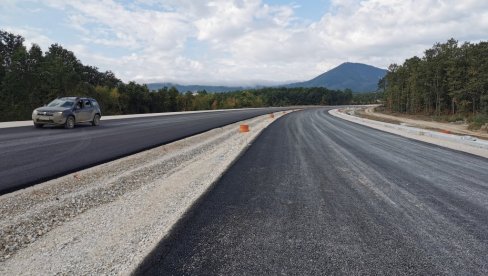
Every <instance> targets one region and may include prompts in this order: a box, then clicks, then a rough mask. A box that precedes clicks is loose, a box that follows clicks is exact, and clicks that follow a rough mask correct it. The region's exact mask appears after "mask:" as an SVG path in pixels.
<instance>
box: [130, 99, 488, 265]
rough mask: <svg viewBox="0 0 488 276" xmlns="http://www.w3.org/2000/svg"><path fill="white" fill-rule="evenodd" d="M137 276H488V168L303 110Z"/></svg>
mask: <svg viewBox="0 0 488 276" xmlns="http://www.w3.org/2000/svg"><path fill="white" fill-rule="evenodd" d="M136 274H145V275H151V274H159V275H279V274H283V275H331V274H332V275H336V274H339V275H488V160H487V159H484V158H481V157H476V156H472V155H469V154H465V153H461V152H457V151H453V150H448V149H445V148H441V147H437V146H433V145H430V144H425V143H421V142H417V141H413V140H409V139H406V138H403V137H400V136H395V135H392V134H388V133H384V132H380V131H377V130H373V129H370V128H367V127H364V126H360V125H356V124H353V123H350V122H346V121H343V120H341V119H338V118H335V117H331V116H330V115H329V114H328V113H327V112H326V110H325V109H313V110H306V111H301V112H295V113H292V114H290V115H287V116H285V117H282V118H280V119H278V120H277V121H276V122H275V123H274V124H272V125H271V126H270V127H268V128H267V129H266V130H265V131H264V132H263V133H262V134H261V135H260V137H259V138H258V139H257V140H256V141H255V142H254V143H253V145H252V146H251V147H250V148H249V149H248V151H247V152H246V153H245V154H244V155H243V156H242V157H241V158H240V159H239V160H238V161H237V162H236V163H235V164H234V165H233V166H232V167H231V168H230V170H229V171H228V172H227V173H226V174H225V175H224V176H223V178H222V179H221V180H220V181H219V182H218V183H216V184H215V186H214V188H213V189H212V190H211V191H209V192H208V193H207V194H206V195H205V196H204V197H203V198H202V199H201V200H200V201H199V203H198V204H196V205H195V206H194V207H193V208H192V210H191V211H190V212H189V213H188V214H187V216H186V217H185V218H184V219H183V220H182V221H181V222H180V223H179V225H178V226H177V227H176V228H175V230H174V231H173V232H172V234H171V236H170V237H169V238H168V239H165V240H164V241H162V242H161V243H160V245H159V246H158V247H157V248H156V249H155V250H154V251H153V253H152V254H151V255H150V256H148V257H147V259H146V260H145V262H144V263H143V264H142V265H141V266H140V267H139V269H138V270H137V272H136Z"/></svg>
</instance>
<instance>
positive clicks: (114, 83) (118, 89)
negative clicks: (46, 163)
mask: <svg viewBox="0 0 488 276" xmlns="http://www.w3.org/2000/svg"><path fill="white" fill-rule="evenodd" d="M0 65H1V66H0V121H16V120H29V119H30V118H31V114H32V110H33V109H35V108H36V107H39V106H42V105H43V104H45V103H47V102H49V101H51V100H53V99H54V98H56V97H59V96H89V97H94V98H96V99H97V100H98V102H99V103H100V105H101V107H102V112H103V114H104V115H111V114H131V113H148V112H166V111H189V110H203V109H221V108H241V107H262V106H287V105H319V104H333V105H338V104H349V103H350V102H351V99H352V94H351V93H350V92H341V91H333V90H329V89H326V88H309V89H302V88H263V89H257V90H243V91H236V92H231V93H212V94H211V93H206V92H203V91H202V92H199V93H196V94H194V93H191V92H186V93H179V92H178V90H177V89H176V88H174V87H170V88H162V89H158V90H157V91H155V92H149V89H148V88H147V86H146V85H141V84H137V83H135V82H130V83H128V84H126V83H123V82H122V81H120V80H119V79H118V78H117V77H116V76H115V75H114V74H113V73H112V72H110V71H107V72H100V71H99V70H98V69H97V68H96V67H93V66H88V65H84V64H82V63H81V62H80V60H78V59H77V58H76V56H75V55H74V54H73V52H71V51H69V50H67V49H64V48H63V47H62V46H61V45H58V44H53V45H51V46H50V47H49V49H48V50H47V51H46V52H43V51H42V50H41V48H40V47H39V46H37V45H35V44H34V45H32V46H31V47H30V48H27V47H26V46H25V45H24V38H23V37H21V36H18V35H15V34H11V33H8V32H5V31H2V30H0Z"/></svg>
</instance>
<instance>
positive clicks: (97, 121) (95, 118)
mask: <svg viewBox="0 0 488 276" xmlns="http://www.w3.org/2000/svg"><path fill="white" fill-rule="evenodd" d="M98 125H100V114H95V116H93V121H92V126H98Z"/></svg>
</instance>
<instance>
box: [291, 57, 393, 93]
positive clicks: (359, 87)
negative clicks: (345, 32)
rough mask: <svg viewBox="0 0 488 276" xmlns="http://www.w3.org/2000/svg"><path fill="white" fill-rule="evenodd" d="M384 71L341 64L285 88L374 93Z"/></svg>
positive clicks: (356, 64)
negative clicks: (319, 88)
mask: <svg viewBox="0 0 488 276" xmlns="http://www.w3.org/2000/svg"><path fill="white" fill-rule="evenodd" d="M386 72H387V71H386V70H384V69H380V68H377V67H374V66H371V65H367V64H361V63H350V62H346V63H343V64H341V65H339V66H337V67H335V68H333V69H331V70H329V71H327V72H325V73H323V74H321V75H319V76H317V77H315V78H313V79H311V80H309V81H305V82H298V83H292V84H289V85H287V86H286V87H327V88H329V89H339V90H344V89H350V90H352V91H353V92H359V93H361V92H374V91H377V90H378V82H379V80H380V79H382V78H383V77H384V76H385V75H386Z"/></svg>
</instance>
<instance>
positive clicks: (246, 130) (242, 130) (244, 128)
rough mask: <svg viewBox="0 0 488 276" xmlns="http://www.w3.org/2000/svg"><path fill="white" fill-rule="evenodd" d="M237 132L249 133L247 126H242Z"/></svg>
mask: <svg viewBox="0 0 488 276" xmlns="http://www.w3.org/2000/svg"><path fill="white" fill-rule="evenodd" d="M239 132H241V133H242V132H249V125H247V124H244V125H240V126H239Z"/></svg>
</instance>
